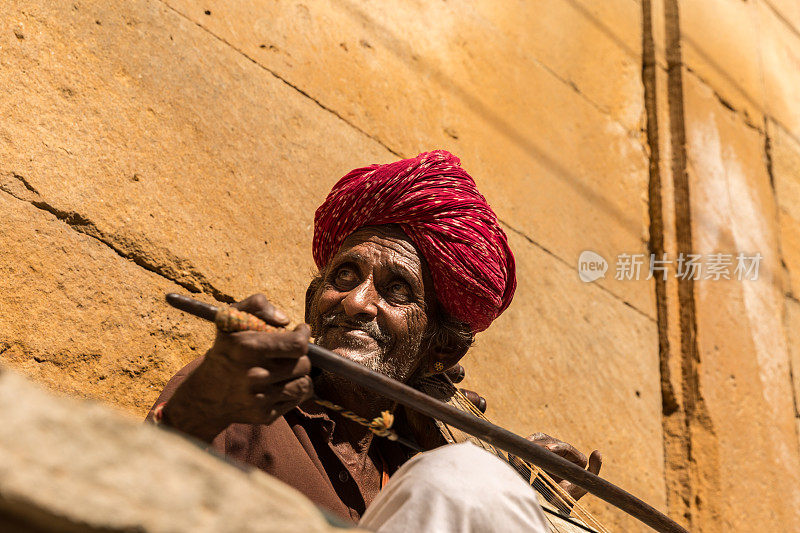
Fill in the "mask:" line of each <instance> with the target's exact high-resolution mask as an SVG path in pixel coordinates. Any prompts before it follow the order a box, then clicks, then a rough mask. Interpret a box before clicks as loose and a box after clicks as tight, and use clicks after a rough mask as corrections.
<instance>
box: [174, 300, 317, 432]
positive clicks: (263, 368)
mask: <svg viewBox="0 0 800 533" xmlns="http://www.w3.org/2000/svg"><path fill="white" fill-rule="evenodd" d="M234 307H235V308H237V309H239V310H240V311H245V312H248V313H250V314H253V315H255V316H257V317H258V318H260V319H261V320H263V321H265V322H266V323H267V324H270V325H272V326H275V327H277V328H282V327H284V326H286V324H288V322H289V320H288V319H287V317H286V315H285V314H284V313H283V312H281V311H279V310H278V309H276V308H275V307H274V306H273V305H272V304H270V303H269V302H268V301H267V299H266V297H265V296H264V295H263V294H256V295H254V296H250V297H249V298H247V299H246V300H243V301H241V302H239V303H238V304H235V305H234ZM310 334H311V330H310V328H309V327H308V325H306V324H300V325H299V326H297V327H296V328H295V329H294V331H291V332H290V331H274V332H260V331H240V332H236V333H224V332H221V331H219V332H217V338H216V340H215V341H214V345H213V346H212V347H211V349H210V350H209V351H208V352H207V353H206V355H205V359H204V360H203V362H202V363H201V364H200V366H198V367H197V368H196V369H195V370H194V372H192V373H191V374H190V375H189V377H187V378H186V380H185V381H184V382H183V383H182V384H181V385H180V386H179V387H178V389H177V390H176V391H175V394H174V395H173V396H172V398H170V400H169V402H167V404H166V405H165V406H164V411H163V419H162V421H163V423H165V424H167V425H169V426H171V427H173V428H175V429H177V430H179V431H181V432H183V433H187V434H189V435H192V436H194V437H196V438H198V439H201V440H203V441H205V442H211V441H212V440H213V439H214V437H216V436H217V435H218V434H219V433H220V432H222V431H223V430H224V429H225V428H226V427H228V426H229V425H230V424H233V423H246V424H269V423H270V422H272V421H273V420H275V419H276V418H278V417H280V416H282V415H283V414H284V413H286V412H287V411H289V410H290V409H292V408H293V407H295V406H296V405H298V404H299V403H301V402H303V401H305V400H306V399H308V398H310V397H311V395H312V394H313V392H314V388H313V384H312V382H311V378H310V377H309V375H308V373H309V372H310V371H311V361H310V360H309V359H308V357H307V356H306V355H305V354H306V351H307V350H308V342H309V337H310Z"/></svg>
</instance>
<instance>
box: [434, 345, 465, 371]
mask: <svg viewBox="0 0 800 533" xmlns="http://www.w3.org/2000/svg"><path fill="white" fill-rule="evenodd" d="M467 350H469V346H465V347H459V348H456V347H453V346H435V345H434V346H432V347H431V351H430V356H429V361H430V366H431V368H433V367H434V365H435V364H436V363H441V370H442V371H444V370H447V369H448V368H450V367H451V366H453V365H455V364H456V363H458V362H459V361H460V360H461V358H462V357H464V355H465V354H466V353H467ZM436 366H437V367H438V366H439V365H436Z"/></svg>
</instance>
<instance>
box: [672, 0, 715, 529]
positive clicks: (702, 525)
mask: <svg viewBox="0 0 800 533" xmlns="http://www.w3.org/2000/svg"><path fill="white" fill-rule="evenodd" d="M678 4H679V2H678V0H664V19H665V21H664V23H665V39H666V43H665V49H666V60H667V104H668V111H669V113H668V114H669V137H670V148H671V152H672V161H671V174H672V185H673V200H674V210H675V253H676V254H678V255H680V254H684V255H686V254H690V253H693V252H694V244H693V235H692V211H691V201H690V200H691V199H690V188H689V173H688V168H687V146H686V112H685V108H684V95H683V88H684V85H683V56H682V50H681V29H680V17H679V6H678ZM671 305H677V313H678V322H679V329H680V348H679V352H678V351H677V348H676V350H675V353H676V355H677V354H678V353H679V357H680V376H679V378H680V380H679V383H680V393H679V402H677V403H676V407H677V408H676V409H675V410H674V411H672V412H671V413H670V412H665V413H664V417H663V428H664V439H665V441H664V449H665V461H666V469H665V472H666V476H667V492H668V502H669V504H670V510H671V512H672V513H674V515H675V516H676V517H677V518H680V517H682V518H683V521H684V523H685V524H686V525H687V526H688V528H689V529H690V530H691V531H716V530H719V529H720V527H721V522H720V521H719V518H720V517H719V513H718V512H717V505H716V504H717V502H716V500H715V499H714V497H715V496H716V495H717V494H719V489H720V487H719V466H718V465H719V457H718V449H717V441H716V437H715V435H714V427H713V423H712V420H711V417H710V416H709V415H708V411H707V408H706V405H705V402H704V399H703V396H702V393H701V387H700V377H699V367H700V352H699V349H698V343H697V308H696V300H695V286H694V281H693V280H692V279H691V278H687V279H681V278H678V279H677V302H676V303H675V304H671ZM673 368H674V367H673Z"/></svg>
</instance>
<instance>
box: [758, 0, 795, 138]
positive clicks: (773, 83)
mask: <svg viewBox="0 0 800 533" xmlns="http://www.w3.org/2000/svg"><path fill="white" fill-rule="evenodd" d="M757 7H758V15H759V18H758V21H759V30H760V45H759V50H760V53H761V62H762V69H763V72H764V74H763V77H764V91H765V96H766V108H767V111H768V113H769V115H770V117H772V119H773V120H775V121H776V122H778V123H779V124H781V125H782V126H783V127H784V128H785V129H786V131H787V133H788V134H789V135H790V136H791V137H792V138H793V139H794V140H795V142H800V106H798V105H797V102H799V101H800V33H798V31H797V29H796V28H795V27H793V26H791V25H789V24H787V20H786V19H785V17H783V16H782V15H781V13H780V12H777V11H775V10H774V9H773V8H772V6H771V5H770V4H769V3H767V2H766V1H763V0H762V1H761V2H758V3H757Z"/></svg>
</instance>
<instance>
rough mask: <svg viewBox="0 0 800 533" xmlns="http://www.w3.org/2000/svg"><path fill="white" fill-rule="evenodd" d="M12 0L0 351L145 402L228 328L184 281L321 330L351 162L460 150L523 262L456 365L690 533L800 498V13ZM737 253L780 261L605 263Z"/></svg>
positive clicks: (722, 527) (32, 366)
mask: <svg viewBox="0 0 800 533" xmlns="http://www.w3.org/2000/svg"><path fill="white" fill-rule="evenodd" d="M6 4H7V8H6V9H5V10H4V13H3V16H2V17H0V83H1V84H2V87H3V89H4V90H3V93H2V94H3V96H2V97H0V116H1V117H2V120H0V205H1V206H2V211H1V212H2V214H3V216H2V217H0V225H1V226H2V231H0V239H1V240H2V247H3V248H2V249H3V250H4V253H3V254H0V273H2V274H3V275H2V276H0V287H2V290H0V309H2V315H0V317H2V318H0V358H2V360H4V361H8V362H10V363H11V364H12V365H13V366H15V367H16V368H19V369H21V370H23V371H24V372H25V373H26V374H28V375H30V376H33V377H34V378H35V379H37V380H38V381H41V382H44V383H46V384H47V385H49V386H50V387H51V388H54V389H57V390H61V391H66V392H69V393H71V394H74V395H77V396H80V397H85V398H96V399H100V400H102V401H104V402H107V403H109V404H111V405H114V406H117V407H119V408H121V409H123V410H126V411H128V412H131V413H133V414H135V415H137V416H143V414H144V412H145V411H146V409H147V407H148V406H149V405H150V403H151V402H152V401H153V400H154V398H155V397H156V396H157V394H158V391H159V390H160V387H161V386H163V384H164V383H165V381H166V380H167V379H168V378H169V376H170V375H171V374H172V373H173V372H174V371H176V370H177V369H178V368H180V366H182V365H183V364H185V363H186V362H188V361H189V360H191V359H192V358H194V357H195V356H197V355H198V354H200V353H202V352H203V351H204V350H205V348H206V347H207V346H208V343H209V341H210V339H211V337H212V333H213V332H212V331H210V329H209V327H208V326H207V325H204V324H200V323H198V321H196V320H193V319H190V318H187V317H185V316H181V315H180V314H179V313H176V312H174V311H172V310H171V309H168V308H167V307H166V306H165V305H164V304H163V294H164V293H165V292H168V291H189V292H192V293H195V294H196V295H197V296H198V297H199V298H201V299H206V300H207V301H219V302H230V301H233V300H235V299H240V298H243V297H245V296H247V295H248V294H251V293H253V292H257V291H261V292H265V293H266V294H268V295H269V296H270V298H271V299H272V300H273V301H275V302H276V303H277V304H279V305H281V306H283V307H284V308H286V309H287V310H288V311H289V314H290V315H291V316H294V317H297V318H298V319H299V318H300V317H301V316H302V296H303V292H304V289H305V284H306V283H307V281H308V279H309V277H310V274H311V272H312V267H313V263H312V261H311V257H310V239H311V224H312V221H313V211H314V209H315V207H316V206H317V205H318V204H319V203H320V202H321V201H322V199H323V198H324V196H325V194H326V193H327V191H328V190H329V188H330V186H331V185H332V184H333V183H334V182H335V180H336V179H337V178H338V177H339V176H341V175H342V174H344V173H345V172H346V171H348V170H349V169H351V168H353V167H356V166H360V165H363V164H366V163H373V162H386V161H391V160H393V159H396V158H397V157H401V156H402V157H409V156H413V155H416V154H417V153H418V152H420V151H425V150H429V149H433V148H445V149H448V150H450V151H452V152H454V153H456V154H457V155H459V157H461V159H462V164H463V166H464V167H465V168H466V169H467V170H468V171H469V172H470V173H471V174H472V175H473V176H474V177H475V179H476V181H477V182H478V185H479V187H480V188H481V190H482V191H483V192H484V194H485V195H486V196H487V198H488V199H489V201H490V202H491V203H492V205H493V206H494V207H495V209H496V211H497V213H498V215H499V217H500V219H501V220H502V223H503V225H504V228H505V230H506V232H507V233H508V234H509V238H510V241H511V246H512V248H513V250H514V251H515V254H516V257H517V263H518V276H519V289H518V291H517V296H516V298H515V301H514V303H513V304H512V306H511V307H510V309H509V310H508V311H507V312H506V313H505V314H504V315H503V316H502V317H501V318H500V319H499V320H498V321H497V323H496V324H495V325H494V326H493V327H492V328H491V329H490V330H488V331H487V332H486V333H484V334H483V335H481V336H480V337H479V339H478V343H477V345H476V347H475V349H474V350H473V352H472V353H471V354H470V355H469V356H468V358H467V359H466V360H465V366H466V367H467V374H468V377H467V382H468V385H469V386H470V387H471V388H474V389H476V390H479V391H480V392H481V393H482V394H483V395H484V396H486V397H487V399H488V401H489V413H488V414H489V415H490V416H491V417H492V418H493V419H495V420H496V421H497V422H498V423H501V424H502V425H504V426H506V427H509V428H510V429H513V430H515V431H517V432H520V433H530V432H533V431H545V432H547V433H550V434H552V435H556V436H559V437H560V438H562V439H564V440H567V441H570V442H572V443H574V444H575V445H576V446H578V447H580V448H582V449H584V450H587V451H588V450H590V449H594V448H599V449H601V450H602V451H603V452H604V455H605V459H606V460H605V464H604V467H603V475H604V476H605V477H607V478H608V479H610V480H611V481H613V482H615V483H618V484H620V485H621V486H623V487H625V488H628V489H629V490H631V491H632V492H634V493H635V494H637V495H639V496H641V497H642V498H643V499H645V500H646V501H648V502H649V503H651V504H653V505H654V506H656V507H658V508H661V509H667V508H668V510H669V512H670V514H671V515H673V516H675V517H677V518H679V519H680V520H682V521H683V522H685V523H686V524H687V525H690V526H691V527H692V529H693V530H698V531H726V530H729V529H730V528H732V527H736V528H740V529H743V530H747V529H751V527H750V525H751V524H753V523H755V522H756V521H757V522H758V523H760V524H761V525H762V526H764V527H766V528H767V529H780V527H781V525H782V524H785V523H788V522H791V521H792V520H793V519H797V518H800V488H799V487H798V483H797V479H796V477H797V476H798V474H797V472H798V468H797V467H798V466H800V465H799V464H798V463H799V462H800V448H799V447H798V437H797V431H798V424H797V420H798V418H797V411H796V403H797V393H798V391H800V378H798V375H800V371H798V372H796V373H795V374H792V371H791V369H792V364H793V363H794V368H795V369H797V368H798V366H799V365H800V344H798V343H800V337H798V334H797V330H798V325H800V304H799V303H798V300H797V298H796V296H795V295H796V294H797V289H796V286H797V284H798V281H797V279H798V278H799V277H800V273H798V270H800V184H798V183H797V180H798V177H797V176H798V171H800V103H798V102H800V98H798V97H799V96H800V94H798V92H800V89H799V87H800V83H798V82H800V74H798V72H800V69H798V66H800V59H799V58H800V32H798V28H800V10H798V9H797V8H796V7H795V5H794V2H792V1H784V2H781V1H778V0H752V1H750V2H740V1H738V0H736V1H734V0H714V1H706V0H692V1H687V0H681V1H679V0H641V1H634V0H608V1H604V2H592V1H589V0H548V1H546V2H545V1H529V2H513V3H504V2H493V1H488V0H473V1H459V2H453V1H450V2H362V1H358V0H339V1H336V2H328V1H322V0H321V1H318V2H305V3H303V2H288V1H279V2H267V1H263V0H242V1H238V2H223V1H219V0H208V1H206V2H203V3H197V2H192V1H189V0H160V1H159V0H135V1H131V2H99V1H89V0H81V1H76V2H71V3H63V2H44V1H41V0H35V1H28V2H22V1H18V0H8V1H7V2H6ZM583 250H593V251H595V252H597V253H599V254H601V255H602V256H604V257H605V258H606V259H608V260H609V262H611V267H610V270H609V272H608V273H607V274H606V277H605V278H604V279H601V280H598V281H597V282H594V283H591V284H587V283H583V282H581V281H580V280H579V279H578V276H577V273H576V264H577V259H578V255H579V254H580V253H581V252H582V251H583ZM716 251H722V252H725V253H732V254H735V253H737V252H739V251H741V252H745V253H754V252H760V253H761V254H762V255H763V256H764V257H765V259H764V262H763V264H762V265H761V276H760V278H759V280H758V281H756V282H738V281H731V282H720V281H713V280H708V281H703V280H700V281H698V282H696V283H692V282H678V281H676V280H675V278H674V276H670V277H669V278H668V279H667V280H666V281H664V282H658V281H657V280H654V279H651V280H646V279H645V277H646V276H645V274H646V268H645V271H643V275H642V276H641V279H640V280H639V281H627V280H626V281H618V280H616V279H615V277H614V265H613V261H614V259H615V258H616V256H617V255H618V254H621V253H627V254H649V253H651V252H653V253H661V252H666V253H668V254H669V255H670V256H672V257H674V256H675V255H676V254H677V253H679V252H687V253H688V252H692V253H712V252H716ZM793 376H794V377H793ZM793 379H794V380H795V381H794V382H793V381H792V380H793ZM754 485H755V486H756V487H757V490H756V491H751V490H750V487H753V486H754ZM754 492H755V493H757V494H758V495H759V498H758V502H755V501H753V500H754V498H752V497H748V496H750V495H751V494H753V493H754ZM588 499H589V498H587V500H588ZM588 505H589V506H590V507H591V508H592V510H593V511H596V512H597V514H598V515H599V516H600V517H601V518H602V519H603V520H605V521H606V522H607V523H608V524H609V526H610V527H612V528H615V529H619V530H635V529H637V528H639V527H640V526H638V525H637V524H636V523H635V522H633V521H632V520H629V519H627V518H626V517H624V516H622V515H621V514H620V513H619V512H616V511H615V510H613V509H609V508H607V507H606V506H605V505H602V504H601V503H600V502H597V501H591V502H589V503H588ZM743 505H744V506H745V508H744V509H742V506H743Z"/></svg>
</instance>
